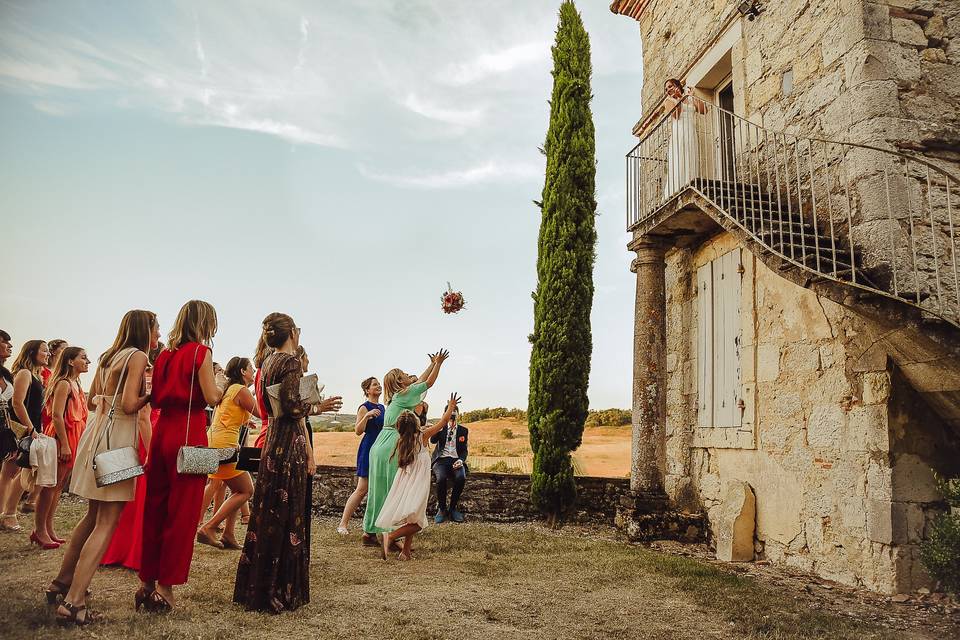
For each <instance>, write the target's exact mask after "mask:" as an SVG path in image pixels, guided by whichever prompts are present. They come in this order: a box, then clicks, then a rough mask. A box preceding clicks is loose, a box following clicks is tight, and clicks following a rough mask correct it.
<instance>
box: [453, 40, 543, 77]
mask: <svg viewBox="0 0 960 640" xmlns="http://www.w3.org/2000/svg"><path fill="white" fill-rule="evenodd" d="M549 57H550V43H549V42H546V41H536V42H526V43H523V44H518V45H515V46H512V47H509V48H506V49H502V50H500V51H496V52H494V53H484V54H481V55H479V56H477V57H476V58H474V59H473V60H470V61H468V62H462V63H456V64H451V65H449V66H448V67H447V68H446V69H445V70H444V72H443V73H442V74H441V79H442V80H443V81H444V82H446V83H448V84H451V85H454V86H462V85H467V84H473V83H475V82H478V81H480V80H483V79H485V78H487V77H489V76H492V75H500V74H505V73H509V72H511V71H513V70H515V69H518V68H520V67H523V66H528V65H534V64H538V63H543V62H545V61H547V60H548V59H549Z"/></svg>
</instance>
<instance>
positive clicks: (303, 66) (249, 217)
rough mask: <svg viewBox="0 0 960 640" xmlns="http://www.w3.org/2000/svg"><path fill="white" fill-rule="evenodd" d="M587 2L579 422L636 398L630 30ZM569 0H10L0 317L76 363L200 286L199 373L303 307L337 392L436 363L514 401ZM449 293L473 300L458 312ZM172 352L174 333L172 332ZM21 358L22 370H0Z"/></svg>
mask: <svg viewBox="0 0 960 640" xmlns="http://www.w3.org/2000/svg"><path fill="white" fill-rule="evenodd" d="M608 5H609V2H607V0H581V1H580V2H579V3H578V8H579V10H580V12H581V14H582V16H583V20H584V24H585V26H586V29H587V31H588V32H589V34H590V40H591V46H592V60H593V92H594V100H593V103H592V108H593V116H594V122H595V124H596V141H597V202H598V217H597V220H596V222H597V232H598V238H599V239H598V244H597V260H596V265H595V270H594V284H595V287H596V293H595V296H594V303H593V310H592V326H593V342H594V344H593V361H592V368H591V374H590V387H589V396H590V406H591V408H593V409H600V408H607V407H624V408H626V407H629V406H630V404H631V395H630V394H631V372H632V342H633V300H634V289H635V277H634V275H633V274H632V273H630V271H629V265H630V260H631V254H630V253H629V252H628V251H627V250H626V243H627V241H628V236H627V234H626V232H625V214H624V207H625V201H624V200H625V196H624V175H623V172H624V155H625V153H626V152H627V151H628V150H629V148H630V147H631V146H632V145H633V140H632V138H631V135H630V129H631V126H632V125H633V123H634V122H636V120H637V119H638V117H639V115H640V86H641V81H642V76H641V51H640V38H639V33H638V30H637V27H636V23H635V22H633V21H631V20H629V19H627V18H624V17H622V16H615V15H613V14H612V13H611V12H610V10H609V9H608ZM558 8H559V0H551V1H540V0H523V2H517V1H516V0H494V1H490V2H484V3H481V4H478V3H475V2H467V1H465V0H460V1H451V0H351V1H350V2H341V1H333V0H323V1H320V2H317V1H313V2H306V1H304V2H294V1H286V0H269V1H266V0H264V1H262V2H256V1H252V0H242V1H233V0H231V1H229V2H228V1H227V0H221V1H219V2H212V1H211V2H204V3H195V2H181V1H175V0H174V1H169V2H160V1H151V2H137V3H116V2H106V1H103V2H96V1H92V0H91V1H87V2H73V1H65V0H64V1H46V2H35V1H25V2H0V225H2V229H3V231H2V234H0V273H2V274H3V276H2V283H3V284H2V286H0V328H3V329H5V330H6V331H8V332H9V333H10V334H11V335H12V336H13V342H14V349H15V351H14V353H16V352H17V351H18V350H19V347H20V345H21V344H22V343H23V342H24V341H25V340H28V339H32V338H42V339H52V338H64V339H66V340H68V341H69V342H70V343H71V344H76V345H79V346H82V347H84V348H86V349H87V350H88V351H89V353H90V355H91V359H92V358H93V357H94V356H96V355H98V354H100V353H101V352H102V351H103V350H104V349H105V348H106V347H107V346H109V344H110V343H111V342H112V340H113V337H114V336H115V334H116V331H117V327H118V325H119V321H120V318H121V317H122V316H123V314H124V313H125V312H126V311H127V310H129V309H132V308H143V309H150V310H152V311H155V312H156V313H157V314H158V316H159V319H160V324H161V330H162V332H163V333H164V336H165V335H166V333H167V332H168V331H169V329H170V326H171V324H172V322H173V320H174V318H175V316H176V313H177V311H178V309H179V308H180V306H181V305H182V304H183V303H184V302H185V301H187V300H189V299H193V298H200V299H203V300H207V301H209V302H210V303H212V304H213V305H214V306H215V307H216V309H217V314H218V317H219V331H218V333H217V335H216V337H215V339H214V345H213V348H214V359H215V360H217V361H219V362H221V363H226V362H227V360H228V359H229V358H230V357H231V356H235V355H242V356H248V357H249V356H251V355H252V353H253V350H254V347H255V345H256V342H257V338H258V336H259V332H260V326H261V324H260V323H261V321H262V319H263V317H264V316H265V315H266V314H267V313H270V312H272V311H282V312H285V313H289V314H290V315H292V316H293V318H294V320H295V321H296V322H297V324H298V325H299V326H300V327H301V328H302V332H303V333H302V336H301V344H302V345H303V346H304V347H305V348H306V350H307V352H308V354H309V355H310V359H311V369H312V370H313V371H316V372H317V373H318V374H319V376H320V379H321V381H322V382H323V383H324V384H326V392H328V393H333V394H337V395H342V396H344V398H345V409H344V411H347V410H348V408H350V409H351V410H352V407H353V406H355V405H356V404H359V403H360V402H362V400H363V398H362V393H361V391H360V382H361V381H362V380H363V379H364V378H366V377H367V376H370V375H375V376H378V377H382V376H383V374H384V373H385V372H386V371H388V370H389V369H391V368H393V367H400V368H403V369H405V370H407V371H412V372H418V373H419V372H420V371H421V370H422V369H423V368H424V367H425V366H426V364H427V356H426V354H427V353H428V352H432V351H436V350H437V349H438V348H440V347H445V348H447V349H449V350H450V351H451V354H452V355H451V358H450V360H449V361H448V362H447V364H446V365H445V366H444V369H443V372H442V373H441V376H440V380H439V382H438V383H437V386H436V387H435V390H434V392H433V394H432V395H433V397H434V402H433V404H435V405H437V406H439V405H440V404H441V403H442V399H443V398H444V397H445V396H446V394H448V393H449V392H450V391H457V392H459V393H460V394H461V395H462V396H463V398H464V400H463V405H462V406H463V407H464V408H465V409H471V408H480V407H486V406H507V407H526V403H527V388H528V365H529V356H530V345H529V343H528V342H527V336H528V334H529V333H530V332H531V330H532V326H533V301H532V299H531V297H530V294H531V291H533V290H534V289H535V287H536V257H537V256H536V253H537V233H538V228H539V222H540V213H539V210H538V209H537V208H536V207H535V206H534V205H533V204H532V201H533V200H539V199H540V193H541V190H542V188H543V168H544V167H543V156H542V155H541V154H540V152H539V151H538V147H539V146H540V145H542V143H543V140H544V138H545V134H546V130H547V126H548V120H549V105H548V103H547V101H548V99H549V96H550V90H551V86H552V78H551V75H550V69H551V59H550V46H551V44H552V43H553V40H554V33H555V29H556V23H557V10H558ZM448 282H449V283H450V284H451V285H452V286H453V288H454V289H455V290H460V291H462V292H463V295H464V297H465V299H466V301H467V308H466V309H465V310H464V311H463V312H461V313H459V314H457V315H450V316H447V315H445V314H443V313H442V311H441V310H440V295H441V293H442V292H443V291H444V290H445V289H446V288H447V283H448ZM164 339H165V338H164ZM8 364H10V363H8Z"/></svg>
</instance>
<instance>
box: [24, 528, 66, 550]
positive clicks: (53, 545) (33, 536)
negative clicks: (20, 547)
mask: <svg viewBox="0 0 960 640" xmlns="http://www.w3.org/2000/svg"><path fill="white" fill-rule="evenodd" d="M30 543H31V544H35V545H37V546H38V547H40V548H41V549H44V550H46V551H49V550H51V549H59V548H60V544H59V543H58V542H41V541H40V537H39V536H38V535H37V532H36V531H33V532H31V533H30Z"/></svg>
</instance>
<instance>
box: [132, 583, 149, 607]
mask: <svg viewBox="0 0 960 640" xmlns="http://www.w3.org/2000/svg"><path fill="white" fill-rule="evenodd" d="M153 593H154V592H153V591H152V590H148V589H147V588H146V587H140V588H139V589H137V592H136V593H135V594H133V609H134V611H140V609H141V607H145V608H146V609H147V611H150V596H152V595H153Z"/></svg>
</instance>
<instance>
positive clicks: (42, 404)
mask: <svg viewBox="0 0 960 640" xmlns="http://www.w3.org/2000/svg"><path fill="white" fill-rule="evenodd" d="M216 332H217V315H216V311H215V310H214V308H213V307H212V306H211V305H210V304H209V303H206V302H203V301H200V300H192V301H190V302H187V303H186V304H185V305H184V306H183V307H182V308H181V309H180V312H179V314H178V315H177V317H176V319H175V321H174V323H173V326H172V329H171V330H170V332H169V335H168V340H167V343H166V344H165V345H164V344H163V343H162V342H160V325H159V321H158V319H157V316H156V315H155V314H154V313H152V312H150V311H144V310H133V311H129V312H127V313H126V314H125V315H124V317H123V319H122V320H121V323H120V327H119V329H118V331H117V335H116V338H115V339H114V342H113V344H112V345H111V346H110V347H109V348H108V349H107V350H106V351H104V352H103V353H102V354H101V355H100V357H99V358H98V359H97V362H96V370H95V372H94V374H93V378H92V383H91V385H90V388H89V391H88V392H87V393H85V392H84V390H83V388H82V387H81V385H80V376H81V375H82V374H84V373H86V372H87V371H88V370H89V368H90V365H91V361H90V359H89V358H88V356H87V352H86V351H85V349H83V348H82V347H79V346H74V345H68V344H67V343H66V342H65V341H63V340H51V341H49V342H46V341H43V340H28V341H26V342H24V343H23V345H22V347H21V349H20V353H19V355H18V356H17V358H16V359H14V360H13V364H12V366H11V367H9V368H8V367H7V362H8V361H9V360H10V358H11V356H12V353H13V348H12V339H11V336H10V335H9V334H8V333H6V332H5V331H2V330H0V458H2V460H3V464H2V467H0V508H2V513H0V530H3V531H8V532H17V531H22V530H23V527H22V525H21V524H20V523H19V518H18V514H17V510H18V505H20V503H21V501H23V504H22V505H20V511H21V512H23V513H29V512H33V515H34V526H33V530H32V532H31V533H30V541H31V543H32V544H36V545H37V546H38V547H40V548H41V549H45V550H52V549H58V548H60V547H61V546H62V547H64V551H63V558H62V562H61V566H60V570H59V572H58V573H57V575H56V576H55V577H54V578H53V579H52V580H51V581H50V583H49V585H48V586H47V587H46V592H45V593H46V600H47V602H48V603H49V604H50V605H53V606H55V607H56V610H55V616H56V619H57V621H58V622H59V623H61V624H64V625H87V624H90V623H93V622H96V621H98V620H99V619H100V615H99V614H97V613H96V612H94V611H92V610H89V609H87V606H86V603H87V598H88V597H89V595H90V591H89V586H90V583H91V581H92V579H93V577H94V575H95V573H96V571H97V569H98V567H99V566H101V565H121V566H125V567H128V568H130V569H133V570H134V571H136V572H137V573H138V576H139V578H140V582H141V584H140V588H139V589H138V590H137V592H136V593H135V594H134V596H133V599H134V606H135V608H136V609H137V610H138V611H139V610H141V609H142V610H146V611H151V612H164V611H169V610H171V609H172V608H174V607H175V606H176V596H175V593H174V588H175V587H176V586H178V585H182V584H184V583H186V581H187V578H188V575H189V572H190V566H191V561H192V558H193V550H194V543H195V542H199V543H202V544H207V545H210V546H213V547H216V548H218V549H236V550H239V551H240V555H239V559H238V565H237V573H236V580H235V587H234V596H233V599H234V601H235V602H236V603H238V604H240V605H243V606H244V607H245V608H246V609H248V610H257V611H267V612H271V613H280V612H282V611H288V610H293V609H297V608H298V607H300V606H302V605H304V604H306V603H307V602H309V599H310V590H309V561H310V525H311V511H312V504H311V498H312V484H311V482H312V480H311V479H312V476H313V475H314V473H315V471H316V458H315V455H314V451H313V438H312V430H311V428H310V424H309V416H311V415H318V414H320V413H323V412H328V411H337V412H339V410H340V409H341V406H342V399H341V398H340V397H339V396H333V397H327V398H322V399H321V400H320V402H316V401H315V399H314V401H313V402H310V401H309V399H307V398H304V397H302V396H301V384H300V383H301V378H302V376H303V374H304V373H305V372H306V371H307V368H308V366H309V360H308V358H307V355H306V352H305V351H304V349H303V347H302V346H301V345H300V333H301V330H300V328H299V327H298V326H297V325H296V324H295V323H294V321H293V319H292V318H291V317H290V316H289V315H286V314H282V313H271V314H270V315H268V316H267V317H266V318H264V320H263V323H262V327H261V334H260V338H259V341H258V345H257V349H256V354H255V355H254V358H253V359H252V360H251V359H248V358H244V357H240V356H237V357H233V358H231V359H230V360H229V361H228V362H227V365H226V367H225V368H221V367H219V365H216V363H214V361H213V353H212V349H211V347H210V345H211V343H212V338H213V337H214V335H215V334H216ZM429 358H430V362H429V364H428V366H427V368H426V369H425V370H424V371H423V373H422V374H420V375H419V376H417V375H412V374H408V373H406V372H404V371H403V370H401V369H392V370H390V371H389V372H387V374H386V375H385V376H384V378H383V384H382V385H381V383H380V381H379V380H377V378H375V377H370V378H367V379H366V380H364V381H363V382H362V383H361V385H360V386H361V389H362V391H363V393H364V395H365V397H366V400H365V401H364V402H363V404H362V405H360V407H359V408H358V410H357V417H356V427H355V430H356V433H357V435H358V436H361V440H360V445H359V447H358V451H357V464H356V475H357V485H356V489H355V491H354V492H353V493H352V495H351V496H350V497H349V499H348V500H347V503H346V505H345V506H344V510H343V517H342V519H341V522H340V524H339V526H338V528H337V531H338V532H339V533H340V534H342V535H349V529H348V527H349V523H350V518H351V516H352V514H353V513H354V512H355V511H356V510H357V509H358V508H359V506H360V504H361V502H362V501H363V500H364V498H366V510H365V512H364V517H363V534H362V536H361V543H362V544H363V545H366V546H375V547H377V548H378V549H379V551H380V553H381V554H382V557H383V558H384V559H387V558H388V557H390V556H392V555H393V554H397V555H396V557H397V558H398V559H400V560H409V559H410V558H411V555H412V553H413V540H414V538H415V536H416V534H417V533H418V532H419V531H421V530H422V529H423V528H424V527H426V526H427V515H426V511H427V503H428V499H429V494H430V486H431V475H433V476H435V477H436V486H437V498H438V505H439V508H438V511H437V513H436V515H435V518H434V521H435V522H436V523H441V522H444V521H445V520H452V521H454V522H462V521H463V514H462V513H461V512H460V511H458V509H457V506H458V501H459V498H460V495H461V493H462V491H463V487H464V483H465V479H466V473H467V467H466V464H465V463H466V458H467V450H468V447H467V437H468V432H467V430H466V428H464V427H463V426H461V425H458V424H457V413H458V404H459V400H460V399H459V397H458V396H457V395H456V394H451V395H450V398H449V400H448V402H447V404H446V407H445V411H444V413H443V416H442V417H441V419H440V420H439V421H437V422H436V423H434V424H433V425H429V424H428V423H427V419H426V414H427V410H428V406H427V403H426V401H425V396H426V394H427V391H428V390H429V389H430V388H431V387H432V386H433V385H434V384H435V383H436V381H437V379H438V377H439V375H440V370H441V368H442V366H443V364H444V362H445V361H446V360H447V359H448V358H449V352H447V351H446V350H440V351H439V352H437V353H434V354H430V356H429ZM268 389H269V390H270V391H269V396H270V398H269V399H268V391H267V390H268ZM381 395H382V396H383V400H384V404H381V403H380V398H381ZM271 400H272V401H271ZM210 410H212V411H210ZM208 411H210V412H209V413H208ZM257 425H259V433H258V435H257V438H256V440H255V442H254V443H253V445H254V448H255V450H258V451H257V457H258V458H259V464H258V465H257V466H256V467H255V473H256V482H254V480H253V478H252V477H251V475H250V474H249V473H248V472H247V471H244V470H241V469H238V468H237V456H233V457H228V458H227V459H226V461H225V462H223V463H222V464H220V466H219V467H218V468H216V471H215V472H213V473H209V474H207V473H205V472H204V473H192V472H189V471H188V470H187V467H186V466H185V465H183V464H181V463H182V462H183V457H184V455H185V452H187V451H188V450H190V448H191V447H210V448H215V449H217V450H226V451H228V452H229V450H230V449H235V450H236V452H239V451H240V450H241V448H242V447H245V446H246V445H247V444H248V443H249V440H250V438H249V435H248V434H249V433H250V429H251V428H252V427H255V426H257ZM431 443H433V444H434V445H436V446H435V448H434V451H433V453H432V455H431V453H430V451H429V445H430V444H431ZM244 451H246V449H244ZM214 466H216V461H214ZM448 485H452V486H450V488H451V489H452V491H451V494H450V497H449V500H448V498H447V490H448ZM67 489H69V492H70V493H72V494H74V495H77V496H79V497H82V498H85V499H86V500H87V511H86V513H85V514H84V516H83V517H82V519H81V520H80V521H79V523H78V524H77V525H76V527H75V528H74V530H73V532H72V533H71V534H70V535H68V536H67V537H66V538H62V537H60V536H59V535H58V533H57V531H56V530H55V526H54V524H55V515H56V511H57V507H58V504H59V500H60V496H61V494H62V493H63V492H64V491H65V490H67ZM228 491H229V497H228V496H227V492H228ZM211 505H212V509H211ZM208 512H209V513H210V516H209V517H208V518H207V519H206V521H204V518H205V516H206V514H207V513H208ZM238 518H241V523H243V524H246V525H247V528H246V533H245V538H244V539H243V540H242V542H241V541H240V540H239V539H238V537H237V535H236V528H235V527H236V521H237V519H238Z"/></svg>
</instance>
